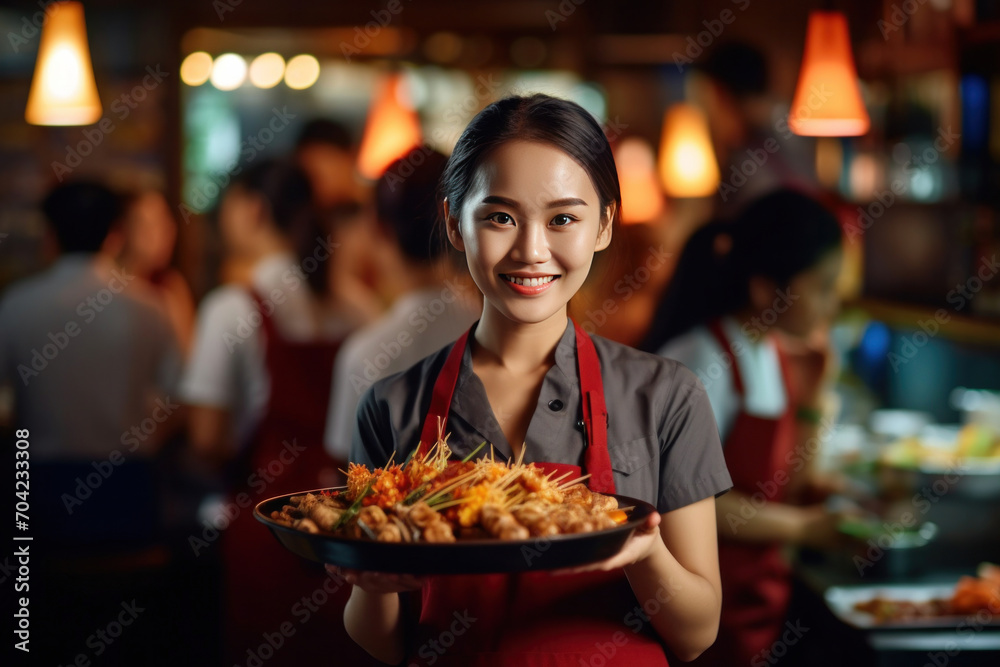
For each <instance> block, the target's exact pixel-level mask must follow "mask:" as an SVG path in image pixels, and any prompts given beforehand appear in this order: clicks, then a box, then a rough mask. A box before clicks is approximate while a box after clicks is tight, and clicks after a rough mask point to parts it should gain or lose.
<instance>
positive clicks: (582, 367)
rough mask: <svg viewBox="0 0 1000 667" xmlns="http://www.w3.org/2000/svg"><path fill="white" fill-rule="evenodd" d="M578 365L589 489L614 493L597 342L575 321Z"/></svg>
mask: <svg viewBox="0 0 1000 667" xmlns="http://www.w3.org/2000/svg"><path fill="white" fill-rule="evenodd" d="M573 326H574V327H575V328H576V365H577V368H578V370H579V372H580V397H581V401H582V403H583V424H584V426H585V427H586V429H587V450H586V451H585V452H584V457H583V462H584V466H585V467H586V469H587V472H588V473H589V474H590V484H589V486H590V488H591V489H592V490H594V491H597V492H598V493H614V492H615V477H614V473H613V472H612V471H611V457H610V455H609V454H608V409H607V406H606V404H605V402H604V381H603V380H602V379H601V362H600V360H599V359H598V358H597V350H596V349H595V348H594V341H593V340H591V339H590V336H589V335H588V334H587V332H586V331H584V330H583V327H581V326H580V325H579V324H577V323H576V322H573Z"/></svg>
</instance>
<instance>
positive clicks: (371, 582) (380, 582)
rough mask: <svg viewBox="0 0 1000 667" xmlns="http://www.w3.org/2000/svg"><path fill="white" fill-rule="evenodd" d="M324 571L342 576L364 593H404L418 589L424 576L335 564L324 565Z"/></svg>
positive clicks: (422, 583) (424, 579)
mask: <svg viewBox="0 0 1000 667" xmlns="http://www.w3.org/2000/svg"><path fill="white" fill-rule="evenodd" d="M326 571H327V572H329V573H331V574H336V575H339V576H341V577H343V578H344V580H345V581H346V582H347V583H349V584H351V585H352V586H357V587H358V588H360V589H361V590H363V591H365V592H366V593H378V594H387V593H405V592H409V591H418V590H420V589H421V588H423V586H424V582H425V581H426V580H427V578H426V577H418V576H414V575H412V574H395V573H392V572H369V571H367V570H351V569H348V568H345V567H339V566H337V565H330V564H327V565H326Z"/></svg>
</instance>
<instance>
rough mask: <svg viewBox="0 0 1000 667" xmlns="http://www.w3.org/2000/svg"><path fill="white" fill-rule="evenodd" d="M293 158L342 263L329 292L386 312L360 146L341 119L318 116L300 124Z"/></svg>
mask: <svg viewBox="0 0 1000 667" xmlns="http://www.w3.org/2000/svg"><path fill="white" fill-rule="evenodd" d="M295 160H296V162H297V163H298V165H299V167H301V168H302V170H303V171H304V172H305V173H306V176H308V178H309V183H310V185H311V186H312V190H313V201H314V202H315V204H316V207H317V209H318V210H319V211H320V214H321V215H323V216H324V217H325V218H326V220H327V227H328V228H329V230H330V234H331V236H332V238H333V241H334V243H335V244H336V245H335V247H336V248H337V255H338V261H336V262H334V263H333V266H332V267H331V269H330V291H331V292H332V293H333V294H334V295H335V296H336V297H337V298H339V299H341V300H342V301H344V302H345V303H349V304H351V305H352V306H353V307H354V308H355V309H357V310H358V312H360V313H361V314H362V315H363V316H364V317H365V318H367V319H368V320H372V319H374V318H376V317H378V316H379V315H380V314H381V313H382V310H383V306H382V301H383V296H382V295H380V294H379V275H378V261H377V252H378V250H379V242H380V241H382V239H380V238H379V236H378V234H377V232H376V231H375V229H374V228H373V225H372V224H371V219H370V216H368V215H365V214H364V210H363V208H364V206H363V204H364V202H365V201H366V200H367V198H368V196H369V192H368V191H367V188H365V187H363V184H362V181H361V180H360V177H359V176H358V172H357V147H356V145H355V143H354V140H353V139H352V137H351V133H350V131H349V130H348V129H347V128H346V127H344V126H343V125H341V124H340V123H338V122H336V121H333V120H329V119H326V118H316V119H313V120H311V121H309V122H308V123H306V124H305V126H304V127H303V128H302V131H301V132H300V133H299V137H298V140H297V141H296V144H295Z"/></svg>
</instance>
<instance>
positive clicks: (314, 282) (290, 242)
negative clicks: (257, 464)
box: [181, 161, 361, 463]
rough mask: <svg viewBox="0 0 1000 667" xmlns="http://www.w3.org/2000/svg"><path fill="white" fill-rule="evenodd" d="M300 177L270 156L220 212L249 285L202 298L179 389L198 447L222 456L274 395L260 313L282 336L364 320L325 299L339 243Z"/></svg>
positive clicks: (247, 433) (346, 327) (306, 335)
mask: <svg viewBox="0 0 1000 667" xmlns="http://www.w3.org/2000/svg"><path fill="white" fill-rule="evenodd" d="M310 196H311V190H310V186H309V183H308V181H307V180H306V179H305V176H304V174H303V173H302V172H301V171H299V170H298V169H297V168H295V167H293V166H292V165H290V164H285V163H281V162H274V161H268V162H266V163H263V164H261V165H257V166H255V167H254V168H252V169H250V170H249V171H248V172H245V173H244V174H241V175H240V176H239V177H237V178H236V179H234V183H233V184H232V185H231V186H230V188H229V189H228V190H227V192H226V195H225V196H224V197H223V199H222V204H221V206H220V209H219V226H220V231H221V233H222V237H223V244H224V246H225V248H226V251H227V252H228V253H229V255H230V257H232V258H233V259H234V260H235V261H237V262H242V263H245V264H248V265H250V266H251V269H250V280H249V284H248V285H247V284H226V285H222V286H220V287H218V288H216V289H215V290H213V291H211V292H210V293H209V294H208V295H206V296H205V298H204V299H203V301H202V303H201V305H200V307H199V311H198V321H197V326H196V331H195V340H194V345H193V349H192V352H191V358H190V360H189V362H188V365H187V368H186V371H185V373H184V377H183V380H182V383H181V396H182V398H183V399H184V401H185V402H186V403H187V404H189V405H190V406H191V409H190V423H189V436H190V439H191V443H192V445H193V446H194V447H195V449H196V450H198V451H200V452H202V453H203V454H205V455H206V456H208V457H209V458H210V459H213V460H214V461H215V462H217V463H220V462H223V461H227V460H229V459H231V458H232V457H234V456H235V455H236V454H237V453H239V452H241V451H243V450H244V448H245V447H247V446H248V443H249V442H250V440H251V439H252V437H253V436H254V434H255V432H256V430H257V428H258V426H259V425H260V423H261V420H262V419H263V417H264V415H265V413H266V411H267V406H268V400H269V398H270V396H271V378H270V377H269V373H268V370H267V364H266V343H267V338H266V336H265V335H264V330H265V327H264V321H265V316H266V317H267V319H268V320H269V321H271V322H272V323H273V325H274V327H275V328H276V330H277V332H279V333H280V334H281V336H282V337H283V338H286V339H288V340H291V341H299V342H307V341H313V340H317V339H318V340H325V341H329V342H331V343H333V342H336V343H339V342H340V341H342V340H343V339H344V338H345V337H346V336H347V334H348V333H349V332H350V331H351V330H352V329H354V328H355V327H356V326H358V324H359V323H360V322H361V319H360V318H359V317H358V316H356V314H355V313H354V312H353V311H351V310H350V309H348V308H344V307H339V306H338V305H337V304H331V303H329V302H328V299H327V298H326V292H327V289H328V282H327V265H328V263H329V262H330V261H331V258H332V257H333V256H334V255H335V254H336V252H337V247H336V244H335V242H334V241H332V239H331V237H330V235H329V234H324V233H323V230H322V229H321V227H320V226H319V225H318V222H317V220H318V219H317V217H316V216H315V215H314V211H313V208H312V204H311V200H310Z"/></svg>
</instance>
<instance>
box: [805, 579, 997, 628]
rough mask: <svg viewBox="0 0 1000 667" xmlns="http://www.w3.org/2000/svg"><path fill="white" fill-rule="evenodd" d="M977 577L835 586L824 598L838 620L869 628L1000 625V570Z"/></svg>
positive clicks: (828, 590)
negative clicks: (926, 582)
mask: <svg viewBox="0 0 1000 667" xmlns="http://www.w3.org/2000/svg"><path fill="white" fill-rule="evenodd" d="M977 574H978V576H975V577H972V576H964V577H961V578H960V579H959V580H958V582H956V583H954V584H934V585H920V584H886V585H876V586H833V587H831V588H828V589H827V591H826V593H825V595H824V597H825V599H826V604H827V606H828V607H829V608H830V611H832V612H833V614H834V616H836V617H837V618H838V619H840V620H841V621H843V622H844V623H846V624H847V625H850V626H851V627H855V628H860V629H866V630H871V629H899V630H906V629H923V628H953V627H957V626H959V625H960V624H962V623H966V624H967V625H968V624H969V623H972V622H975V623H976V624H977V625H978V626H979V627H984V626H1000V568H998V567H997V566H996V565H993V564H990V563H983V564H982V565H980V566H979V569H978V573H977ZM970 619H972V620H970Z"/></svg>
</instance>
